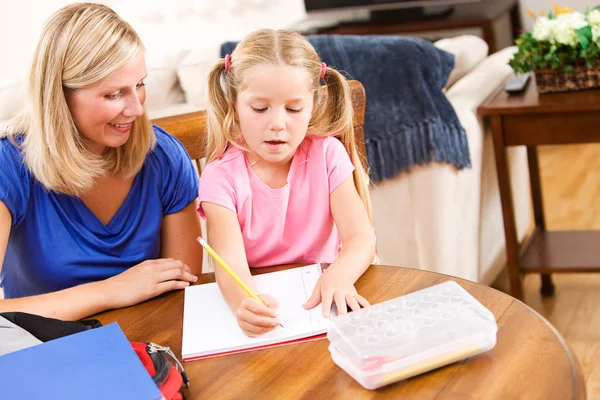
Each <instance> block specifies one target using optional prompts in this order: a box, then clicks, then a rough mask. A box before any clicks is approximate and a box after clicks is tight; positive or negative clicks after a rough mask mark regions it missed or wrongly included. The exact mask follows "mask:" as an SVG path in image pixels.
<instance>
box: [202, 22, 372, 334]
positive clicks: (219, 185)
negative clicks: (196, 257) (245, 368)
mask: <svg viewBox="0 0 600 400" xmlns="http://www.w3.org/2000/svg"><path fill="white" fill-rule="evenodd" d="M222 79H224V81H225V85H224V87H223V86H222V85H221V80H222ZM321 81H324V82H325V84H326V87H327V95H326V96H323V95H322V92H321V90H320V89H321ZM208 92H209V107H208V114H207V116H208V148H207V154H208V158H209V160H208V164H207V166H206V168H205V169H204V171H203V172H202V177H201V184H200V185H201V190H200V196H199V198H200V208H199V209H198V211H199V212H200V213H201V214H202V215H203V217H205V218H206V220H207V224H208V232H209V236H210V237H209V239H210V241H211V244H212V246H213V247H214V248H215V250H216V251H217V252H218V253H219V254H220V255H221V256H222V257H223V258H224V259H225V260H227V261H228V262H229V263H230V265H231V267H232V268H233V269H235V270H236V272H238V274H239V275H240V276H241V277H242V279H244V280H245V281H246V283H247V284H248V285H250V286H251V287H253V286H254V282H253V280H252V276H251V275H250V269H249V266H250V267H264V266H270V265H279V264H295V263H314V262H329V263H331V265H330V266H329V268H327V271H325V272H324V273H323V275H322V276H321V277H320V278H319V281H318V282H317V284H316V287H315V290H314V292H313V294H312V296H311V297H310V298H309V299H308V301H307V302H306V304H304V307H305V308H307V309H310V308H314V307H316V306H317V305H318V304H319V303H320V304H321V308H322V313H323V315H324V316H328V314H329V310H330V307H331V305H332V303H335V304H336V306H337V309H338V311H339V312H340V313H342V314H343V313H346V307H349V308H351V309H352V310H356V309H359V308H361V307H365V306H368V305H369V303H368V301H367V300H366V299H364V298H363V297H362V296H360V295H359V294H358V293H357V291H356V289H355V287H354V283H355V282H356V280H357V279H358V278H359V277H360V276H361V275H362V274H363V273H364V272H365V270H366V269H367V268H368V267H369V265H370V263H371V261H372V260H373V258H374V256H375V236H374V232H373V226H372V223H371V222H370V221H371V218H370V216H371V202H370V197H369V190H368V182H369V178H368V175H367V173H366V171H365V168H364V166H363V164H362V162H361V160H360V159H359V156H358V152H357V150H356V145H355V143H354V129H353V124H352V102H351V98H350V87H349V86H348V83H347V82H346V79H345V78H344V76H343V75H342V74H341V73H339V72H338V71H336V70H335V69H333V68H331V67H328V66H327V65H325V63H323V62H321V60H320V59H319V56H318V54H317V52H316V51H315V49H314V48H313V47H312V46H311V45H310V43H309V42H308V41H307V40H306V39H305V38H304V37H303V36H301V35H300V34H298V33H295V32H290V31H272V30H261V31H257V32H254V33H251V34H250V35H248V36H247V37H246V38H245V39H244V40H242V41H241V42H240V43H239V44H238V46H237V47H236V49H235V50H234V51H233V53H232V54H231V55H227V56H226V57H225V58H224V59H222V60H220V61H219V62H218V63H217V64H216V65H215V66H214V67H213V69H212V71H211V72H210V74H209V78H208ZM336 136H337V137H336ZM338 138H339V140H338ZM215 274H216V278H217V282H218V283H219V286H220V288H221V292H222V293H223V297H224V298H225V299H226V300H227V302H228V304H229V306H230V308H231V309H232V311H233V312H234V313H235V315H236V317H237V321H238V325H239V326H240V328H241V329H242V331H243V332H244V333H245V334H247V335H248V336H256V335H261V334H264V333H266V332H269V331H271V330H273V329H275V327H277V326H278V325H279V324H280V321H279V320H278V318H277V315H276V312H275V310H274V309H275V308H277V304H278V301H277V300H276V299H274V298H272V297H270V296H269V295H268V294H263V295H262V296H263V297H262V299H263V301H264V302H265V304H266V305H267V306H265V305H262V304H260V303H259V302H257V301H255V300H253V299H252V298H250V297H248V295H247V294H246V293H245V292H244V291H243V290H241V289H240V288H239V286H238V285H237V284H236V283H235V282H234V281H233V280H232V279H231V278H229V276H228V275H227V274H226V273H223V271H222V269H221V268H217V269H216V270H215ZM207 306H210V305H207Z"/></svg>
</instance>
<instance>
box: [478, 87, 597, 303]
mask: <svg viewBox="0 0 600 400" xmlns="http://www.w3.org/2000/svg"><path fill="white" fill-rule="evenodd" d="M478 114H479V115H481V116H484V117H485V119H486V120H487V121H488V122H489V123H490V126H491V130H492V134H493V137H494V153H495V156H496V167H497V172H498V184H499V187H500V198H501V202H502V214H503V217H504V231H505V236H506V252H507V257H508V260H507V263H508V272H509V276H510V290H511V294H512V295H513V296H514V297H516V298H518V299H522V298H523V290H522V282H521V275H522V274H523V273H541V274H542V287H541V292H542V294H543V295H549V296H551V295H552V294H554V285H553V284H552V280H551V276H550V274H551V273H558V272H598V271H600V232H598V231H547V230H546V221H545V217H544V207H543V203H542V188H541V184H540V171H539V163H538V152H537V148H536V146H538V145H558V144H574V143H597V142H600V129H599V128H598V127H599V126H600V90H586V91H577V92H567V93H551V94H543V95H539V94H538V92H537V87H536V84H535V79H532V82H531V83H530V84H529V86H528V88H527V89H526V91H525V92H524V93H522V94H517V95H514V94H513V95H511V94H509V93H507V92H505V91H504V84H502V85H501V86H500V87H499V88H498V89H497V90H496V92H494V93H493V94H492V95H490V97H488V99H487V100H486V101H485V102H484V103H483V104H482V105H481V106H480V107H479V109H478ZM509 146H527V158H528V161H529V179H530V184H531V197H532V201H533V212H534V219H535V230H534V231H533V233H532V235H531V237H530V238H529V239H528V240H526V241H525V242H524V243H523V244H522V245H521V246H520V245H519V242H518V240H517V230H516V226H515V212H514V209H513V200H512V192H511V187H510V177H509V171H508V165H507V160H506V147H509Z"/></svg>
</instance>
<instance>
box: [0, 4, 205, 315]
mask: <svg viewBox="0 0 600 400" xmlns="http://www.w3.org/2000/svg"><path fill="white" fill-rule="evenodd" d="M30 74H31V75H30V81H29V93H28V96H29V97H28V103H27V106H26V108H25V110H24V112H23V113H22V115H20V116H19V117H18V118H16V119H15V120H14V121H12V122H11V124H10V125H9V127H8V129H7V131H5V132H4V133H3V134H2V137H1V138H0V260H3V264H2V269H1V275H0V277H1V284H2V287H3V289H4V296H5V299H4V300H0V311H24V312H29V313H35V314H39V315H44V316H51V317H55V318H61V319H67V320H70V319H79V318H82V317H85V316H89V315H91V314H94V313H97V312H100V311H103V310H106V309H111V308H118V307H124V306H130V305H133V304H136V303H139V302H141V301H144V300H147V299H149V298H151V297H154V296H156V295H159V294H161V293H164V292H166V291H169V290H173V289H181V288H184V287H186V286H188V285H189V284H190V283H191V282H194V281H195V280H196V279H197V278H196V277H195V275H194V274H198V273H200V269H201V263H202V254H201V249H200V246H198V245H197V244H196V242H195V238H196V237H197V235H199V234H200V228H199V226H200V225H199V218H198V216H197V213H196V201H195V200H196V197H197V191H198V181H197V178H196V175H195V173H194V170H193V166H192V164H191V161H190V160H189V157H188V156H187V153H186V152H185V149H184V148H183V147H182V145H181V144H180V143H179V142H178V141H177V140H176V139H174V138H173V137H172V136H170V135H169V134H168V133H166V132H164V131H163V130H161V129H159V128H157V127H152V126H151V125H150V124H149V122H148V119H147V118H146V116H145V114H144V108H143V104H144V100H145V97H146V92H145V88H144V78H145V77H146V65H145V61H144V49H143V46H142V43H141V42H140V39H139V37H138V36H137V34H136V33H135V31H134V30H133V29H132V28H131V27H130V26H129V25H128V24H127V23H126V22H125V21H123V20H122V19H121V18H120V17H119V16H118V15H117V14H116V13H115V12H114V11H112V10H111V9H110V8H108V7H106V6H103V5H99V4H91V3H82V4H73V5H69V6H66V7H64V8H62V9H60V10H59V11H57V12H56V13H55V14H54V15H52V16H51V17H50V19H49V20H48V22H47V24H46V26H45V28H44V30H43V32H42V35H41V38H40V41H39V44H38V47H37V50H36V52H35V56H34V60H33V64H32V69H31V72H30Z"/></svg>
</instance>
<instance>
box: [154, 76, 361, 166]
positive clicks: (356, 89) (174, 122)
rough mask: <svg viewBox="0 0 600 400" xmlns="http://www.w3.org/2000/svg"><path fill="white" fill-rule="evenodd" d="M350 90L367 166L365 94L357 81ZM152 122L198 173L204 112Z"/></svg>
mask: <svg viewBox="0 0 600 400" xmlns="http://www.w3.org/2000/svg"><path fill="white" fill-rule="evenodd" d="M348 83H349V84H350V90H351V91H352V108H353V109H354V137H355V141H356V146H357V148H358V153H359V155H360V157H361V161H362V162H363V165H365V166H367V165H368V164H367V157H366V150H365V140H364V138H365V136H364V132H363V125H364V122H365V105H366V96H365V89H364V88H363V85H362V84H361V83H360V82H358V81H349V82H348ZM152 123H153V124H155V125H157V126H160V127H161V128H163V129H164V130H166V131H167V132H169V133H170V134H171V135H173V136H175V137H176V138H177V139H179V141H180V142H181V143H183V145H184V146H185V148H186V150H187V152H188V154H189V155H190V158H191V159H192V160H194V161H195V163H196V166H197V167H198V173H201V172H202V167H201V165H200V159H202V158H204V156H205V150H206V148H205V140H204V135H205V132H206V112H205V111H196V112H192V113H188V114H181V115H175V116H172V117H164V118H157V119H154V120H152Z"/></svg>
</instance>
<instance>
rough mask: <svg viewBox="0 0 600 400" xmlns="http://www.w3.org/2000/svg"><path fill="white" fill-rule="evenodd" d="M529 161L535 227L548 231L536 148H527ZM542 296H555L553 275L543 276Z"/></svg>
mask: <svg viewBox="0 0 600 400" xmlns="http://www.w3.org/2000/svg"><path fill="white" fill-rule="evenodd" d="M527 161H528V163H529V182H530V184H531V199H532V202H533V216H534V219H535V226H536V227H538V228H540V230H542V231H545V230H546V217H545V216H544V203H543V199H542V181H541V179H540V162H539V158H538V151H537V147H536V146H527ZM541 281H542V286H541V287H540V293H541V294H542V296H553V295H554V283H553V282H552V275H550V274H542V280H541Z"/></svg>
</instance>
